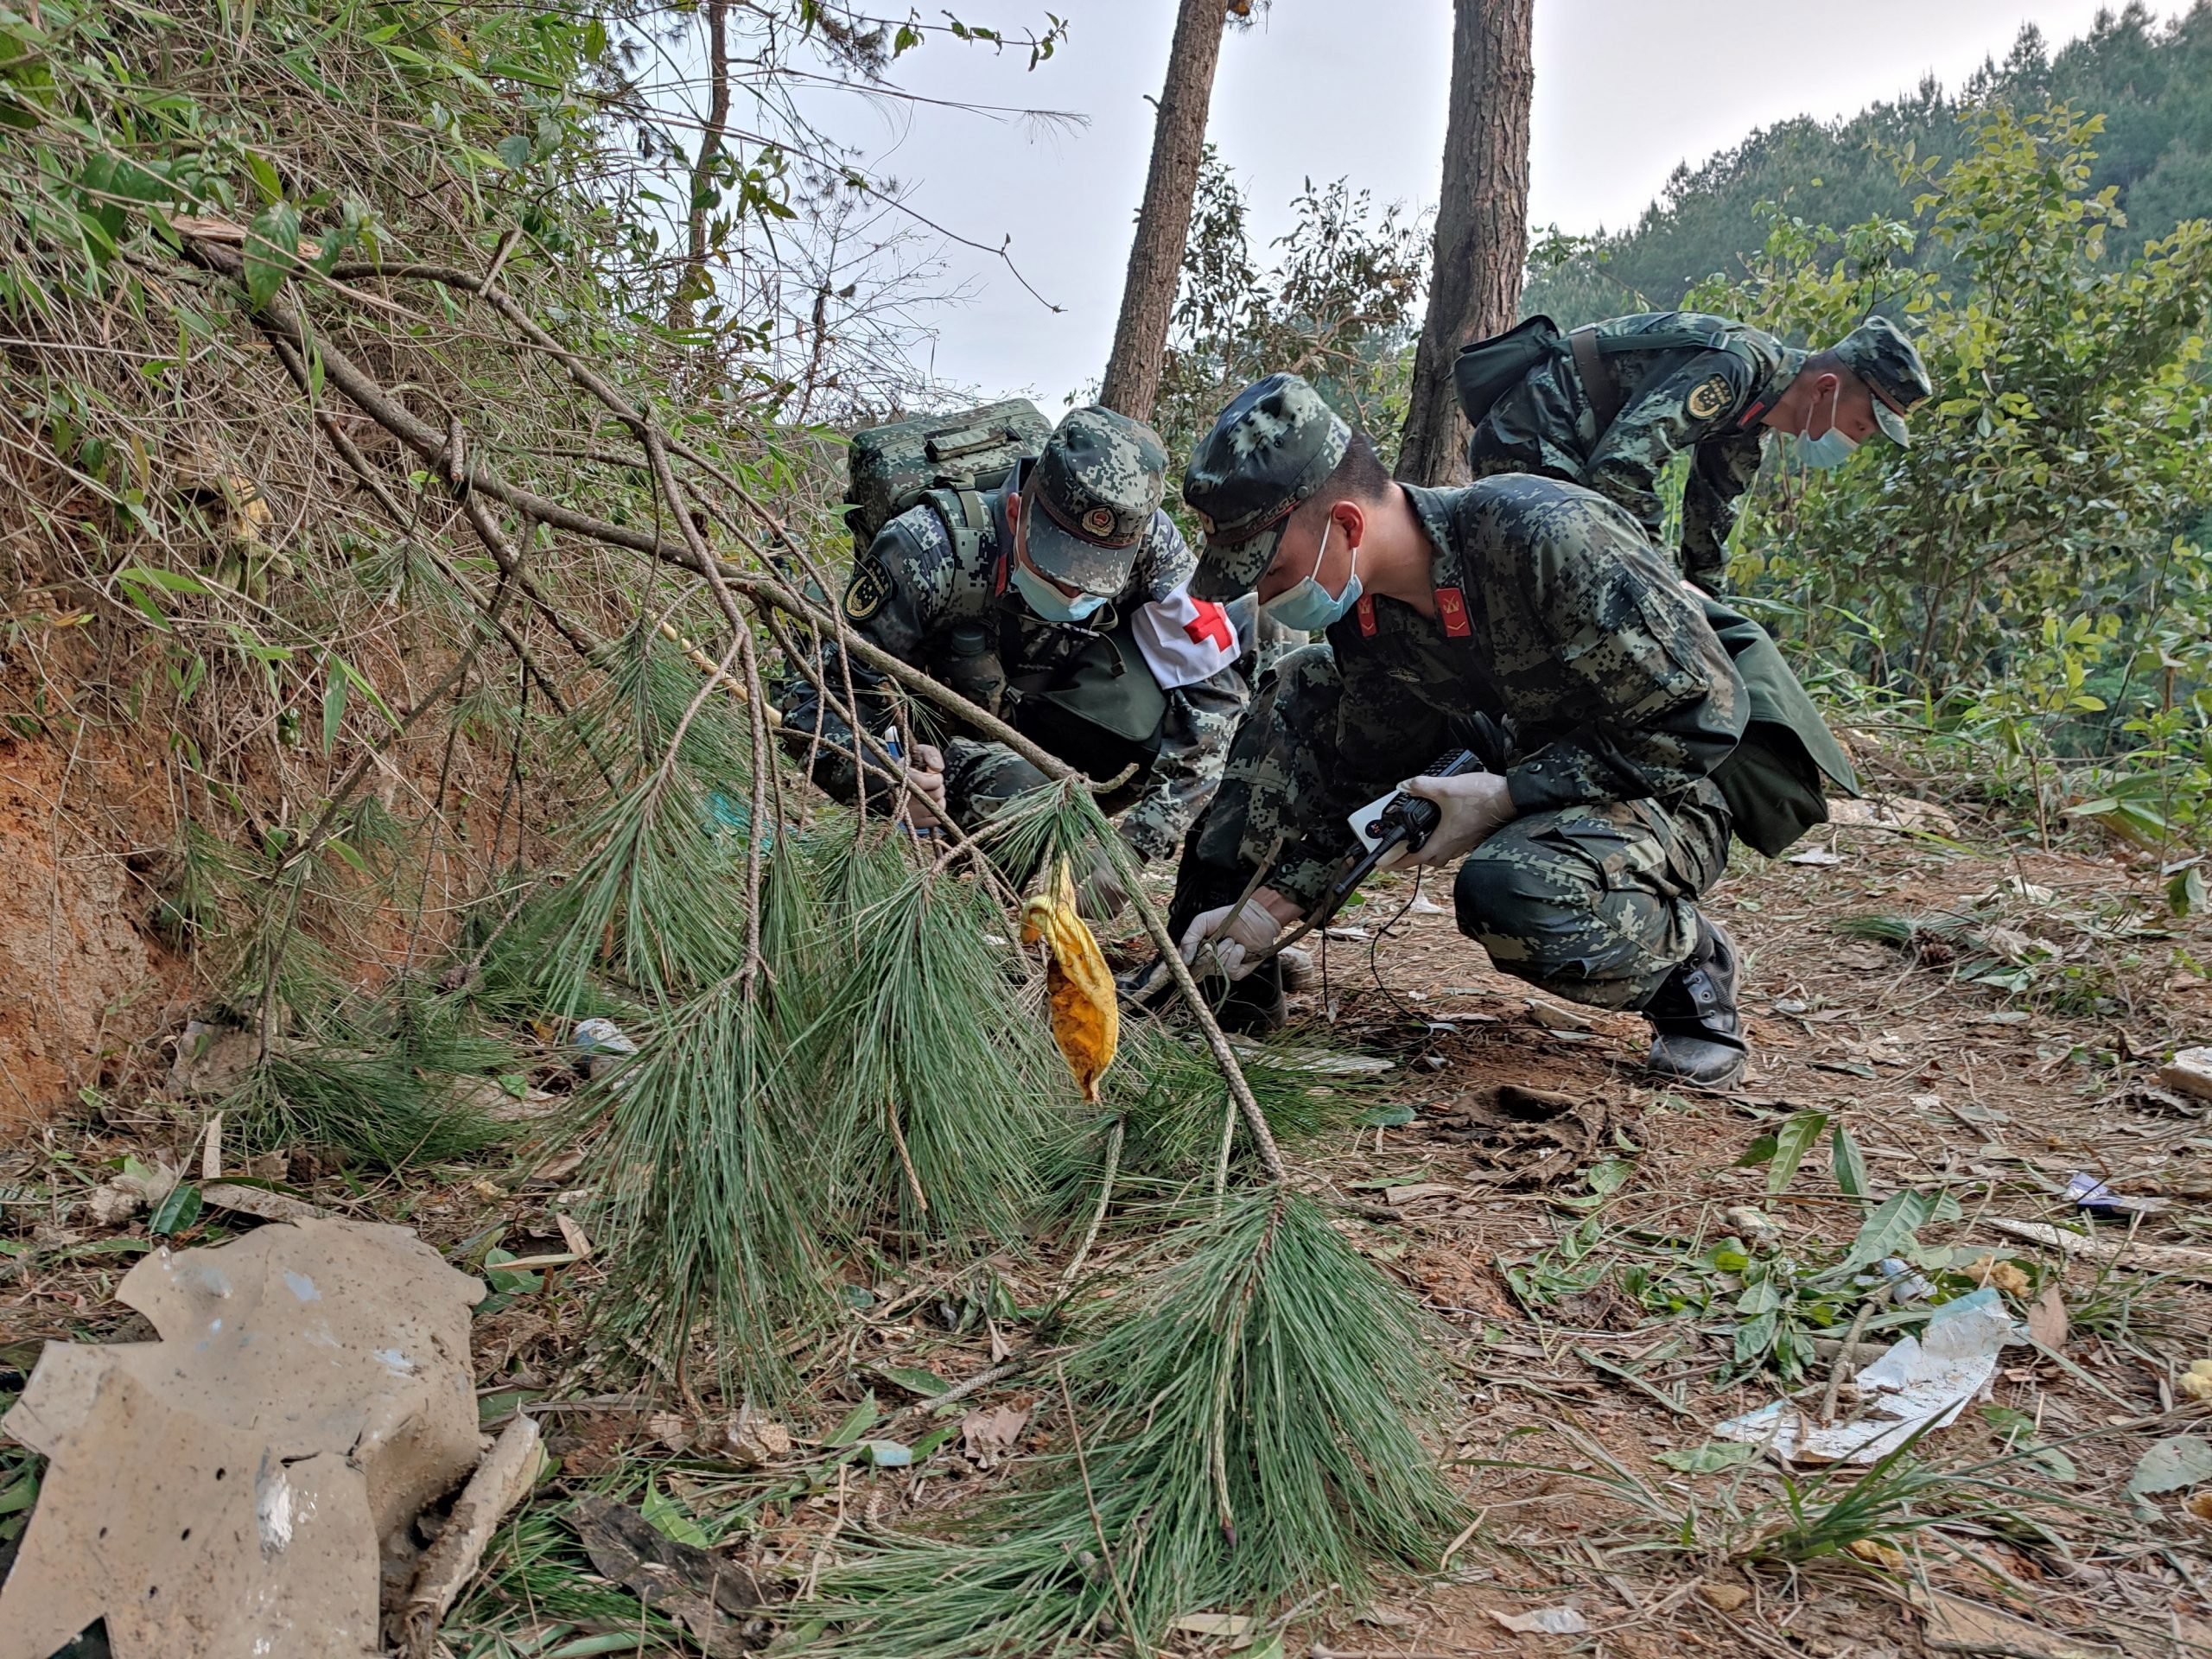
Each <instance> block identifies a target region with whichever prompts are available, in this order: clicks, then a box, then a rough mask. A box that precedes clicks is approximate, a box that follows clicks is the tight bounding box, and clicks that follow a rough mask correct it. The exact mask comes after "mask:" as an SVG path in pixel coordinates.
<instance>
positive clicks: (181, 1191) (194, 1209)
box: [146, 1181, 200, 1238]
mask: <svg viewBox="0 0 2212 1659" xmlns="http://www.w3.org/2000/svg"><path fill="white" fill-rule="evenodd" d="M199 1219H200V1189H199V1188H198V1187H196V1186H194V1185H193V1184H192V1183H191V1182H190V1181H179V1182H178V1183H177V1184H176V1185H175V1186H173V1187H171V1188H170V1189H169V1190H168V1193H167V1194H165V1195H164V1196H163V1198H162V1201H161V1203H160V1204H159V1205H156V1207H155V1210H154V1215H153V1219H151V1220H150V1221H149V1222H148V1223H147V1224H146V1230H147V1231H148V1232H149V1233H151V1234H153V1235H154V1236H155V1237H156V1238H167V1237H168V1236H170V1235H172V1234H175V1233H181V1232H182V1231H183V1230H185V1229H186V1228H188V1227H189V1226H191V1225H192V1224H193V1223H194V1222H195V1221H197V1220H199Z"/></svg>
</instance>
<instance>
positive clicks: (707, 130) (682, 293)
mask: <svg viewBox="0 0 2212 1659" xmlns="http://www.w3.org/2000/svg"><path fill="white" fill-rule="evenodd" d="M728 25H729V0H707V118H706V120H705V122H704V123H702V125H701V127H700V130H699V158H698V160H697V161H696V162H693V163H692V166H691V206H690V213H688V214H687V215H686V216H685V219H684V245H683V270H680V271H678V272H677V277H676V293H675V295H674V296H673V297H672V298H671V299H670V301H669V302H668V326H669V327H671V328H677V329H682V328H689V327H690V326H691V320H692V316H693V315H694V313H693V311H692V306H693V304H694V303H695V302H696V296H698V295H699V294H700V293H701V292H702V291H703V290H704V289H705V288H706V286H707V206H706V198H707V194H708V192H709V191H710V190H712V189H713V188H714V183H715V162H719V161H720V160H721V156H722V139H723V137H724V135H725V134H727V133H728V131H729V27H728Z"/></svg>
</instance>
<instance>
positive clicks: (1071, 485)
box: [782, 407, 1249, 917]
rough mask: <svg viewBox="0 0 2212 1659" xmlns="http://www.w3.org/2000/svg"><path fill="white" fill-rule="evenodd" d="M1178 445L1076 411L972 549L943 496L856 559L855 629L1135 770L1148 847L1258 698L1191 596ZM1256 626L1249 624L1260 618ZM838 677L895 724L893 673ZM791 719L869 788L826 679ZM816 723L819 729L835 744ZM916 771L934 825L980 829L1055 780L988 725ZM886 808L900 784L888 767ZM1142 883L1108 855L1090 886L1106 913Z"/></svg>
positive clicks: (851, 616) (924, 756) (838, 776)
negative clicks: (1170, 486)
mask: <svg viewBox="0 0 2212 1659" xmlns="http://www.w3.org/2000/svg"><path fill="white" fill-rule="evenodd" d="M1166 465H1167V458H1166V452H1165V451H1164V450H1163V449H1162V448H1160V440H1159V439H1158V437H1156V436H1155V435H1154V433H1153V431H1152V429H1151V428H1149V427H1147V426H1144V425H1141V424H1140V423H1137V422H1135V421H1132V420H1129V419H1128V418H1127V417H1126V416H1121V415H1117V414H1115V413H1114V412H1112V411H1111V410H1105V409H1101V408H1096V407H1093V408H1087V409H1078V410H1073V411H1072V412H1071V413H1070V414H1069V415H1068V416H1067V417H1066V418H1065V420H1063V421H1062V422H1061V423H1060V424H1059V425H1058V428H1056V429H1054V430H1053V432H1052V436H1051V437H1050V438H1049V439H1047V440H1046V443H1045V446H1044V449H1043V452H1042V453H1041V454H1039V456H1038V457H1037V459H1036V460H1034V461H1029V462H1026V463H1024V464H1023V466H1022V467H1020V470H1019V471H1018V472H1017V473H1016V474H1015V475H1014V477H1013V478H1012V479H1011V480H1008V482H1007V484H1006V485H1005V486H1003V487H1001V488H1000V489H997V490H992V491H988V492H986V493H984V494H983V496H982V508H983V512H984V516H985V518H986V522H985V524H983V525H982V529H981V531H980V534H979V535H978V536H977V537H976V538H975V539H974V540H973V542H972V543H970V544H969V545H970V547H971V548H972V551H968V552H965V553H963V548H962V547H961V544H960V543H959V542H958V541H957V539H956V538H955V537H954V536H953V535H952V534H951V533H950V525H948V524H947V523H946V521H945V519H944V518H943V517H942V516H940V514H939V512H938V509H937V508H936V507H934V506H932V505H929V504H928V503H927V502H925V503H923V504H922V505H917V506H914V507H912V508H910V509H908V510H907V511H906V512H902V513H900V514H899V516H898V517H897V518H893V519H892V520H891V522H890V523H889V524H886V525H885V526H884V528H883V529H882V531H880V533H878V534H877V536H876V537H875V538H874V541H873V542H871V543H869V545H868V550H866V551H865V552H864V553H862V554H861V556H860V557H859V558H858V559H857V560H856V561H855V563H854V566H853V571H852V575H851V578H850V580H849V582H847V584H846V588H845V591H844V596H843V599H842V610H843V613H844V620H845V622H846V624H847V625H848V626H850V627H851V628H852V629H853V630H854V631H855V632H857V633H858V634H860V635H861V637H862V638H864V639H868V640H870V641H872V642H873V643H874V644H875V645H879V646H880V647H881V648H882V649H884V650H885V651H887V652H890V653H891V654H892V655H893V656H894V657H897V658H899V659H900V660H901V661H903V662H906V663H910V664H913V665H914V666H915V667H917V668H919V669H922V670H924V671H927V672H928V673H930V674H931V675H932V676H934V677H937V678H938V679H939V680H941V681H943V682H944V683H946V684H948V685H950V686H951V687H952V688H953V689H954V690H957V691H959V692H960V693H961V694H962V695H963V696H967V697H969V699H970V700H971V701H974V702H978V703H981V704H982V705H983V706H984V707H986V708H988V709H989V710H990V711H991V712H992V713H994V714H996V715H999V716H1000V717H1001V718H1002V719H1004V720H1006V721H1008V722H1009V723H1010V724H1012V725H1013V726H1014V728H1015V729H1016V730H1018V731H1020V733H1021V734H1023V735H1024V736H1026V737H1028V738H1030V739H1031V740H1033V741H1035V742H1036V743H1037V744H1038V745H1039V747H1043V748H1044V749H1046V751H1047V752H1049V753H1052V754H1054V755H1057V756H1058V758H1060V759H1061V760H1065V761H1066V762H1068V763H1069V764H1070V765H1071V766H1074V767H1076V768H1077V770H1078V771H1080V772H1084V773H1086V774H1087V775H1089V776H1090V777H1092V778H1094V779H1109V778H1112V777H1114V776H1116V774H1117V773H1120V772H1123V771H1124V770H1126V769H1128V767H1130V766H1135V768H1136V769H1137V775H1136V778H1135V782H1134V783H1133V785H1131V787H1132V789H1133V790H1134V791H1135V801H1134V803H1133V804H1130V805H1129V806H1128V810H1127V811H1126V812H1125V813H1123V814H1122V818H1121V822H1120V832H1121V835H1122V839H1123V840H1124V841H1125V842H1128V846H1129V848H1130V849H1131V850H1132V851H1133V852H1134V853H1135V855H1136V856H1137V858H1138V859H1139V860H1140V861H1150V860H1152V859H1155V858H1158V857H1160V856H1161V855H1164V854H1167V853H1170V852H1172V851H1173V849H1174V848H1175V846H1176V845H1177V843H1178V842H1180V841H1181V839H1182V837H1183V834H1184V832H1185V829H1187V828H1188V827H1189V826H1190V824H1191V823H1192V820H1193V819H1194V818H1196V817H1197V816H1198V814H1199V813H1200V812H1201V811H1202V810H1205V806H1206V804H1207V803H1208V802H1210V801H1211V799H1212V798H1213V794H1214V791H1215V790H1216V788H1217V786H1218V785H1219V784H1220V781H1221V767H1222V762H1223V760H1224V757H1225V755H1226V754H1227V752H1228V747H1229V740H1230V736H1231V734H1233V733H1234V732H1235V730H1236V722H1237V721H1238V719H1239V717H1240V716H1241V715H1243V712H1244V709H1245V705H1246V703H1247V702H1248V701H1249V691H1248V690H1247V687H1246V685H1245V683H1244V680H1243V677H1242V676H1241V675H1240V674H1239V673H1238V671H1237V669H1236V660H1237V658H1239V657H1240V656H1242V655H1243V646H1242V645H1240V643H1239V640H1238V637H1237V631H1236V624H1235V622H1234V621H1233V620H1232V619H1231V618H1230V615H1229V613H1228V612H1227V611H1226V610H1225V609H1224V607H1222V606H1220V605H1217V604H1213V603H1211V602H1204V601H1195V600H1193V599H1192V598H1191V596H1190V594H1189V592H1188V588H1189V585H1190V580H1191V575H1192V569H1193V568H1194V565H1195V561H1194V560H1193V559H1192V554H1191V550H1190V549H1189V547H1188V546H1186V545H1185V543H1184V541H1183V537H1182V535H1181V533H1180V532H1179V531H1177V530H1176V528H1175V526H1174V524H1173V522H1172V521H1170V519H1169V518H1168V517H1167V515H1166V513H1164V512H1161V511H1160V495H1161V493H1162V491H1163V489H1164V488H1165V486H1166V477H1165V474H1166ZM1248 626H1249V623H1248ZM823 669H824V673H823V678H824V681H825V683H828V684H829V685H830V686H831V687H833V688H836V687H839V686H841V685H842V683H843V682H842V677H843V675H845V674H847V673H849V674H850V675H851V677H852V682H853V686H854V690H855V696H856V698H857V700H858V702H859V703H860V706H861V709H862V710H863V712H864V716H865V718H866V719H867V720H868V723H869V726H870V728H871V729H872V730H877V731H880V730H881V729H882V726H883V724H884V723H885V721H887V719H888V709H889V697H888V696H887V690H886V686H885V681H884V678H883V677H881V676H880V675H878V674H876V673H875V672H874V671H871V670H869V669H868V668H867V667H866V666H865V665H864V664H861V663H860V662H858V661H852V662H849V663H841V662H840V661H839V660H838V654H837V653H836V651H835V650H834V649H832V650H831V651H829V652H827V653H826V661H825V662H824V664H823ZM782 707H783V710H784V723H783V731H784V734H785V741H787V742H789V743H791V745H792V746H793V747H794V748H797V749H800V750H802V751H804V752H807V753H810V754H811V756H812V765H813V775H814V778H815V780H816V781H817V783H819V784H820V785H822V786H823V788H824V789H826V790H827V791H829V793H830V794H832V795H834V796H836V797H837V798H839V799H842V800H848V801H849V800H851V799H853V798H854V797H855V794H856V793H857V792H858V787H859V782H860V779H859V773H858V772H857V770H856V768H855V763H854V760H853V758H852V753H851V750H852V747H853V743H852V737H851V734H850V732H849V729H848V728H847V726H846V724H845V722H844V721H843V719H842V717H841V715H840V714H839V712H838V711H837V709H835V708H834V707H833V708H827V709H825V708H824V706H823V702H822V699H821V696H820V695H819V694H818V693H817V690H815V687H814V685H813V683H811V682H810V681H807V680H805V679H804V678H798V679H795V680H794V681H793V682H792V683H791V685H790V687H789V688H788V689H787V690H786V691H785V695H784V696H783V699H782ZM817 734H818V739H819V741H817ZM912 762H913V770H912V772H909V773H908V775H907V777H906V779H904V780H902V782H903V785H904V788H905V790H906V791H907V792H908V795H907V798H908V799H909V801H910V802H911V800H912V796H913V795H919V796H920V797H922V798H923V799H924V800H925V801H926V802H927V803H928V806H927V807H910V810H911V811H912V816H914V817H916V819H917V821H918V822H920V821H925V820H926V818H927V817H928V816H929V813H930V810H931V809H934V810H936V811H938V812H942V813H944V815H945V816H947V817H950V819H951V820H952V821H953V822H954V823H958V824H963V825H969V826H973V825H975V824H976V823H980V822H982V821H984V820H987V819H988V818H989V817H991V816H992V814H993V813H994V812H995V811H996V810H999V809H1000V808H1001V807H1002V806H1003V805H1004V804H1006V803H1007V801H1009V800H1011V799H1012V798H1014V796H1016V795H1019V794H1020V793H1022V792H1023V791H1026V790H1030V789H1034V788H1036V787H1038V786H1039V785H1042V784H1043V783H1044V782H1045V781H1046V779H1045V778H1044V776H1043V775H1042V774H1041V773H1039V772H1038V771H1037V769H1036V768H1035V767H1034V766H1031V765H1030V764H1029V762H1027V760H1023V759H1021V757H1020V756H1019V755H1017V754H1015V753H1014V752H1013V751H1012V750H1010V749H1008V748H1007V747H1005V746H1004V745H1003V744H1000V743H995V742H991V741H985V740H983V739H982V738H980V737H977V736H976V735H974V734H971V733H967V732H963V731H954V732H951V733H950V734H946V739H945V741H944V746H943V748H942V750H939V749H938V747H937V746H935V745H931V744H922V745H918V747H917V752H916V753H915V755H914V756H913V757H912ZM868 785H869V798H870V800H871V803H872V804H890V803H891V801H892V800H893V798H894V797H895V795H896V793H897V788H896V786H895V785H894V784H893V780H892V779H888V778H887V777H885V776H884V775H882V774H881V772H879V771H878V770H876V769H875V768H874V766H870V768H869V769H868ZM1126 897H1127V895H1126V894H1125V893H1122V890H1121V887H1120V884H1119V882H1118V881H1117V880H1116V879H1115V877H1114V875H1113V874H1112V868H1111V865H1110V862H1109V861H1105V860H1103V859H1102V860H1101V861H1100V864H1099V866H1098V868H1096V869H1095V870H1094V871H1093V872H1092V873H1091V877H1090V880H1088V881H1087V882H1086V883H1085V884H1084V899H1085V901H1086V908H1087V909H1088V910H1089V911H1090V912H1092V913H1093V914H1094V916H1097V917H1103V916H1109V915H1111V914H1113V913H1115V912H1118V911H1119V910H1120V909H1121V907H1122V904H1123V903H1124V902H1126Z"/></svg>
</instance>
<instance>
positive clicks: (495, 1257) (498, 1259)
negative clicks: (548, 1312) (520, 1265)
mask: <svg viewBox="0 0 2212 1659" xmlns="http://www.w3.org/2000/svg"><path fill="white" fill-rule="evenodd" d="M521 1259H522V1258H521V1257H520V1256H518V1255H516V1254H515V1253H514V1252H513V1251H512V1250H501V1249H490V1250H486V1251H485V1252H484V1278H485V1281H486V1283H488V1284H489V1285H490V1286H491V1287H492V1288H493V1290H495V1291H500V1292H505V1293H506V1294H510V1295H512V1294H520V1293H524V1292H528V1291H533V1290H536V1289H537V1288H538V1287H540V1286H542V1285H543V1284H544V1282H545V1277H544V1275H543V1274H537V1273H532V1272H531V1271H529V1270H528V1269H527V1268H525V1269H524V1271H522V1272H520V1273H501V1272H499V1268H500V1267H501V1266H502V1265H503V1264H505V1263H506V1262H519V1261H520V1260H521Z"/></svg>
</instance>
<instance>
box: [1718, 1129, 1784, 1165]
mask: <svg viewBox="0 0 2212 1659" xmlns="http://www.w3.org/2000/svg"><path fill="white" fill-rule="evenodd" d="M1780 1146H1781V1142H1780V1141H1778V1140H1777V1139H1776V1137H1775V1136H1773V1135H1755V1136H1753V1137H1752V1140H1751V1145H1750V1146H1748V1147H1745V1148H1744V1155H1743V1156H1742V1157H1740V1158H1738V1160H1736V1161H1735V1162H1734V1163H1732V1164H1731V1165H1730V1166H1729V1167H1730V1168H1731V1169H1751V1168H1752V1167H1754V1166H1758V1165H1759V1164H1764V1163H1765V1162H1766V1161H1767V1160H1770V1159H1771V1158H1772V1157H1773V1156H1774V1154H1775V1153H1776V1152H1777V1150H1778V1149H1779V1147H1780Z"/></svg>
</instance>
